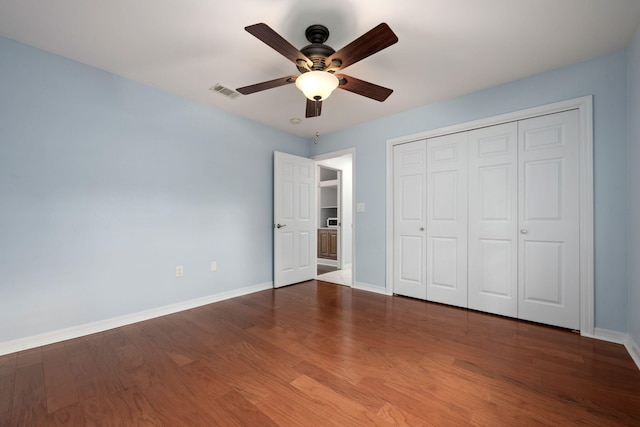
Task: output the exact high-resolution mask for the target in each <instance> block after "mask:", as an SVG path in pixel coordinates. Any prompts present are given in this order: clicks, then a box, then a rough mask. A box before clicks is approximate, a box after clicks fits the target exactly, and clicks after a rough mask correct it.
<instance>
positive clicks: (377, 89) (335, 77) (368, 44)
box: [236, 23, 398, 117]
mask: <svg viewBox="0 0 640 427" xmlns="http://www.w3.org/2000/svg"><path fill="white" fill-rule="evenodd" d="M245 30H246V31H247V32H248V33H250V34H252V35H253V36H255V37H256V38H258V39H260V40H262V41H263V42H264V43H266V44H267V45H269V46H271V47H272V48H273V49H274V50H276V51H277V52H278V53H280V54H281V55H282V56H284V57H285V58H287V59H288V60H290V61H291V62H293V63H294V64H295V65H296V67H298V70H299V71H300V72H301V73H302V74H300V75H290V76H285V77H280V78H278V79H274V80H269V81H266V82H262V83H256V84H253V85H250V86H244V87H241V88H238V89H236V91H238V92H240V93H241V94H243V95H249V94H251V93H255V92H260V91H263V90H267V89H272V88H275V87H279V86H284V85H287V84H290V83H294V82H295V84H296V87H298V89H300V90H301V91H302V92H303V93H304V95H305V96H306V97H307V108H306V117H318V116H320V113H321V111H322V101H324V100H325V99H327V97H328V96H329V95H330V94H331V92H332V91H333V90H334V89H336V88H340V89H344V90H347V91H349V92H353V93H355V94H358V95H362V96H365V97H367V98H371V99H375V100H376V101H380V102H382V101H384V100H385V99H387V98H388V97H389V95H391V93H392V92H393V90H392V89H388V88H386V87H382V86H378V85H376V84H373V83H369V82H366V81H364V80H360V79H356V78H355V77H351V76H347V75H346V74H336V72H338V71H341V70H343V69H344V68H347V67H348V66H349V65H352V64H354V63H356V62H358V61H360V60H362V59H364V58H366V57H368V56H371V55H373V54H374V53H376V52H379V51H381V50H382V49H385V48H387V47H389V46H391V45H392V44H394V43H396V42H397V41H398V37H397V36H396V35H395V34H394V32H393V31H392V30H391V28H389V26H388V25H387V24H385V23H382V24H380V25H378V26H376V27H375V28H373V29H371V30H369V31H368V32H366V33H365V34H363V35H362V36H360V37H358V38H357V39H355V40H354V41H352V42H351V43H349V44H348V45H346V46H345V47H343V48H342V49H340V50H338V51H337V52H336V51H335V50H334V49H333V48H331V47H330V46H327V45H325V44H324V42H325V41H327V39H328V38H329V30H328V29H327V27H325V26H324V25H312V26H310V27H309V28H307V30H306V31H305V37H306V38H307V40H309V42H310V43H311V44H310V45H308V46H305V47H303V48H302V49H300V50H298V49H296V48H295V47H294V46H293V45H292V44H291V43H289V42H288V41H286V40H285V39H284V38H283V37H282V36H280V35H279V34H278V33H276V32H275V31H274V30H273V29H272V28H271V27H269V26H268V25H266V24H263V23H259V24H254V25H250V26H248V27H245Z"/></svg>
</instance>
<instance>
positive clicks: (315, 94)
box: [296, 71, 340, 101]
mask: <svg viewBox="0 0 640 427" xmlns="http://www.w3.org/2000/svg"><path fill="white" fill-rule="evenodd" d="M339 83H340V82H339V80H338V78H337V77H336V76H334V75H333V74H331V73H329V72H327V71H308V72H306V73H303V74H302V75H300V76H298V78H297V79H296V87H297V88H298V89H300V90H301V91H302V93H304V96H306V97H307V98H309V99H310V100H312V101H324V100H325V99H327V98H328V97H329V95H331V92H333V90H334V89H335V88H337V87H338V84H339Z"/></svg>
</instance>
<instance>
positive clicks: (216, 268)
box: [211, 261, 218, 271]
mask: <svg viewBox="0 0 640 427" xmlns="http://www.w3.org/2000/svg"><path fill="white" fill-rule="evenodd" d="M217 270H218V263H217V262H215V261H211V271H217Z"/></svg>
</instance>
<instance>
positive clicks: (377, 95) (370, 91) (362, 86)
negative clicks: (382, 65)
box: [336, 74, 393, 102]
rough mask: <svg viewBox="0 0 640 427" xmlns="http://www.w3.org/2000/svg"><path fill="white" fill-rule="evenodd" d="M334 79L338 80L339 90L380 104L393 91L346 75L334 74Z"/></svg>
mask: <svg viewBox="0 0 640 427" xmlns="http://www.w3.org/2000/svg"><path fill="white" fill-rule="evenodd" d="M336 77H337V78H338V79H339V80H340V85H339V86H338V87H339V88H340V89H344V90H348V91H349V92H353V93H357V94H358V95H362V96H366V97H367V98H371V99H375V100H376V101H380V102H382V101H384V100H385V99H387V98H388V97H389V95H391V94H392V93H393V89H389V88H386V87H382V86H378V85H376V84H373V83H369V82H365V81H364V80H360V79H356V78H355V77H351V76H347V75H346V74H336Z"/></svg>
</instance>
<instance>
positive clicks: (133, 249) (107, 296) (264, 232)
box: [0, 38, 311, 343]
mask: <svg viewBox="0 0 640 427" xmlns="http://www.w3.org/2000/svg"><path fill="white" fill-rule="evenodd" d="M0 58H1V60H0V271H1V273H0V343H2V342H6V341H11V340H14V339H18V338H24V337H29V336H32V335H35V334H40V333H44V332H49V331H55V330H58V329H62V328H67V327H72V326H77V325H82V324H85V323H88V322H93V321H99V320H103V319H108V318H112V317H116V316H120V315H125V314H131V313H136V312H139V311H143V310H147V309H152V308H157V307H160V306H164V305H170V304H174V303H178V302H182V301H186V300H190V299H193V298H198V297H204V296H208V295H213V294H217V293H220V292H224V291H229V290H235V289H239V288H243V287H247V286H253V285H258V284H262V283H265V282H270V281H271V280H272V258H271V247H272V223H273V222H272V194H273V193H272V181H271V178H270V177H271V176H272V168H273V166H272V163H273V160H272V159H273V154H272V153H273V151H274V150H276V149H277V150H281V151H287V152H290V153H293V154H299V155H308V154H309V153H310V148H309V147H310V145H311V144H310V142H309V141H307V140H305V139H302V138H298V137H295V136H292V135H288V134H286V133H283V132H280V131H277V130H274V129H272V128H269V127H266V126H263V125H260V124H257V123H255V122H252V121H248V120H245V119H242V118H239V117H237V116H233V115H230V114H227V113H225V112H222V111H219V110H216V109H214V108H211V107H208V106H205V105H202V104H198V103H194V102H190V101H187V100H185V99H182V98H179V97H176V96H173V95H170V94H167V93H165V92H162V91H160V90H157V89H153V88H150V87H147V86H144V85H141V84H138V83H135V82H132V81H129V80H126V79H123V78H120V77H117V76H114V75H112V74H109V73H106V72H103V71H100V70H97V69H95V68H92V67H88V66H85V65H82V64H79V63H76V62H73V61H70V60H67V59H64V58H62V57H60V56H56V55H53V54H49V53H46V52H43V51H40V50H38V49H34V48H32V47H28V46H26V45H23V44H20V43H17V42H14V41H12V40H8V39H4V38H0ZM203 90H206V88H203ZM211 96H217V95H215V94H212V95H211ZM214 260H215V261H217V262H218V272H216V273H212V272H211V271H210V262H211V261H214ZM177 265H183V266H184V268H185V277H184V278H182V279H176V278H175V267H176V266H177Z"/></svg>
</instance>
